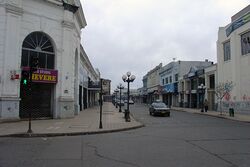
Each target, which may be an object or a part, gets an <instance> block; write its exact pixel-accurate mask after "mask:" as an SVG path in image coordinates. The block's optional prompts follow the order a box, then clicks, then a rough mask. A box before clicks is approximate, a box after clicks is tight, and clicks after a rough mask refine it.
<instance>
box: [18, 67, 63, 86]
mask: <svg viewBox="0 0 250 167" xmlns="http://www.w3.org/2000/svg"><path fill="white" fill-rule="evenodd" d="M22 70H23V71H29V68H28V67H25V68H22ZM57 80H58V71H57V70H51V69H38V70H36V71H34V72H33V73H32V82H39V83H57Z"/></svg>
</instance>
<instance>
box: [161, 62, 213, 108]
mask: <svg viewBox="0 0 250 167" xmlns="http://www.w3.org/2000/svg"><path fill="white" fill-rule="evenodd" d="M211 64H212V62H209V61H207V60H206V61H176V62H175V61H173V62H170V63H168V64H167V65H165V66H163V67H162V68H161V69H160V70H159V76H160V80H159V81H160V86H161V87H160V91H159V94H160V97H159V98H160V99H161V100H162V101H163V102H165V103H166V104H167V105H169V106H183V104H184V103H188V101H187V100H188V99H187V94H186V93H187V92H184V90H186V89H187V88H186V89H184V90H183V88H182V87H181V86H182V85H183V84H184V83H185V84H187V83H188V81H189V80H188V81H186V82H184V81H183V80H182V79H183V76H184V75H185V74H187V71H189V70H190V68H191V67H193V68H196V66H197V67H207V66H209V65H211ZM181 81H182V82H181ZM193 100H194V99H193Z"/></svg>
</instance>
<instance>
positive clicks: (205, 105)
mask: <svg viewBox="0 0 250 167" xmlns="http://www.w3.org/2000/svg"><path fill="white" fill-rule="evenodd" d="M204 108H205V112H207V110H208V101H207V99H205V101H204Z"/></svg>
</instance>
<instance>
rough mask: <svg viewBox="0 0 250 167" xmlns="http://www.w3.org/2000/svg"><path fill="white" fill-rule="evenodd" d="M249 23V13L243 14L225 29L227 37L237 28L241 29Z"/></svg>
mask: <svg viewBox="0 0 250 167" xmlns="http://www.w3.org/2000/svg"><path fill="white" fill-rule="evenodd" d="M249 21H250V13H247V14H245V15H244V16H242V17H240V18H239V19H237V20H236V21H234V22H232V23H231V25H230V26H229V27H228V28H227V29H226V35H227V37H228V36H229V35H230V34H231V33H232V32H233V31H234V30H236V29H237V28H239V27H241V26H242V25H244V24H246V23H247V22H249Z"/></svg>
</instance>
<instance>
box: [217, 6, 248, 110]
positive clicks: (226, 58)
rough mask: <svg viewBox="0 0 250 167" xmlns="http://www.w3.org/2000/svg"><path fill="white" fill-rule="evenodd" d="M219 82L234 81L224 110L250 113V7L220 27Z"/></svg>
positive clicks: (223, 103)
mask: <svg viewBox="0 0 250 167" xmlns="http://www.w3.org/2000/svg"><path fill="white" fill-rule="evenodd" d="M217 61H218V83H225V82H232V83H233V85H234V86H233V90H232V91H231V92H230V94H229V95H228V96H226V97H225V98H224V99H223V102H222V108H223V109H224V110H228V108H229V107H233V108H235V110H236V112H237V111H238V112H240V111H242V112H244V111H245V112H250V73H249V71H250V5H249V6H247V7H246V8H244V9H243V10H241V11H240V12H238V13H237V14H235V15H234V16H232V18H231V23H230V24H228V25H227V26H225V27H220V28H219V32H218V41H217Z"/></svg>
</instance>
